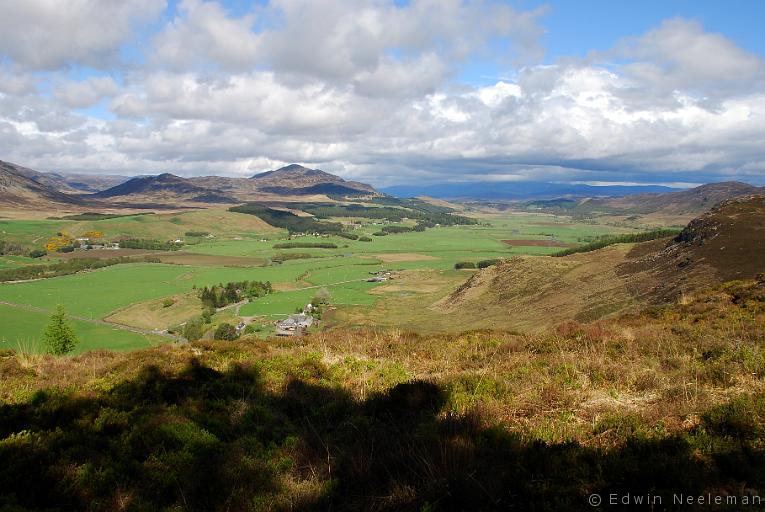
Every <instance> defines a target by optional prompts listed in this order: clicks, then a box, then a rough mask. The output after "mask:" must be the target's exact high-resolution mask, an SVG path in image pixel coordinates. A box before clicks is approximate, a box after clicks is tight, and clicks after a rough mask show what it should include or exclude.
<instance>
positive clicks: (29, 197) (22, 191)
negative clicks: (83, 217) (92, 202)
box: [0, 161, 82, 207]
mask: <svg viewBox="0 0 765 512" xmlns="http://www.w3.org/2000/svg"><path fill="white" fill-rule="evenodd" d="M61 188H64V189H65V190H66V191H72V189H70V188H68V187H60V186H59V185H58V182H57V181H56V180H55V179H49V176H48V175H46V174H44V173H39V172H37V171H33V170H32V169H27V168H26V167H21V166H19V165H15V164H12V163H9V162H3V161H0V204H2V205H10V206H23V207H40V206H43V205H47V204H49V203H56V204H65V205H76V204H80V203H82V200H81V198H79V197H77V196H75V195H70V194H67V193H64V192H62V191H61Z"/></svg>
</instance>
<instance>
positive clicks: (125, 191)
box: [91, 173, 236, 203]
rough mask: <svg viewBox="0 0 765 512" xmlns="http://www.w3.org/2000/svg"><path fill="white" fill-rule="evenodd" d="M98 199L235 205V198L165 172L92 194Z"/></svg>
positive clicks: (141, 177) (135, 179) (133, 179)
mask: <svg viewBox="0 0 765 512" xmlns="http://www.w3.org/2000/svg"><path fill="white" fill-rule="evenodd" d="M91 197H94V198H98V199H115V198H119V199H126V200H130V201H131V202H132V203H137V202H140V201H147V202H157V201H160V202H176V201H184V202H185V201H192V202H199V203H234V202H236V200H235V199H233V198H231V197H230V196H228V195H226V194H224V193H223V192H221V191H219V190H215V189H211V188H207V187H200V186H197V185H195V184H194V183H193V182H192V181H191V180H189V179H187V178H181V177H180V176H176V175H174V174H170V173H165V174H160V175H158V176H139V177H137V178H132V179H130V180H128V181H126V182H125V183H121V184H119V185H117V186H115V187H111V188H109V189H106V190H102V191H101V192H97V193H95V194H91Z"/></svg>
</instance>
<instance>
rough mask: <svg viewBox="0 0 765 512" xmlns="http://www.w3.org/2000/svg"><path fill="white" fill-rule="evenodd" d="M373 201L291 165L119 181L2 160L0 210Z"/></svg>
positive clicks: (367, 191) (361, 187) (367, 190)
mask: <svg viewBox="0 0 765 512" xmlns="http://www.w3.org/2000/svg"><path fill="white" fill-rule="evenodd" d="M328 195H331V196H351V197H358V196H370V195H372V196H374V195H379V193H378V192H377V191H376V190H375V189H374V188H373V187H372V186H370V185H367V184H365V183H359V182H355V181H346V180H344V179H343V178H341V177H339V176H335V175H333V174H330V173H327V172H324V171H322V170H319V169H309V168H306V167H303V166H301V165H297V164H292V165H288V166H286V167H282V168H280V169H276V170H273V171H267V172H264V173H260V174H256V175H255V176H252V177H251V178H228V177H222V176H202V177H193V178H183V177H180V176H176V175H174V174H170V173H164V174H160V175H157V176H138V177H135V178H124V177H122V178H119V177H116V176H90V175H69V176H67V177H65V176H64V175H61V174H55V173H42V172H38V171H34V170H32V169H28V168H25V167H21V166H18V165H15V164H11V163H7V162H2V161H0V205H8V206H13V207H24V206H29V207H32V206H34V207H40V206H41V205H46V204H50V205H52V206H55V205H60V204H66V205H90V206H101V207H105V206H106V207H120V206H129V207H140V206H141V205H146V206H147V207H153V206H158V205H168V206H172V205H180V204H182V205H186V204H187V203H192V204H197V205H199V206H202V205H204V204H230V203H241V202H246V201H254V200H262V199H274V198H275V197H278V198H282V199H283V198H284V197H285V196H288V197H295V198H302V197H309V196H310V197H312V198H314V199H322V198H323V199H325V200H326V199H328V198H327V196H328Z"/></svg>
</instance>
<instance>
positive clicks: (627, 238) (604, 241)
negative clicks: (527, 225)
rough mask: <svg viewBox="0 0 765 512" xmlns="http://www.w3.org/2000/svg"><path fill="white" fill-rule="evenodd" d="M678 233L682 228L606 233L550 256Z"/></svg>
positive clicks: (665, 236)
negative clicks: (618, 233)
mask: <svg viewBox="0 0 765 512" xmlns="http://www.w3.org/2000/svg"><path fill="white" fill-rule="evenodd" d="M678 233H680V230H678V229H654V230H653V231H644V232H642V233H626V234H623V235H605V236H602V237H600V238H598V239H597V240H595V241H593V242H590V243H588V244H584V245H580V246H577V247H569V248H568V249H563V250H562V251H558V252H556V253H553V254H551V255H550V256H556V257H560V256H568V255H569V254H576V253H580V252H591V251H596V250H598V249H602V248H604V247H608V246H609V245H614V244H634V243H638V242H648V241H650V240H658V239H659V238H667V237H670V236H677V234H678Z"/></svg>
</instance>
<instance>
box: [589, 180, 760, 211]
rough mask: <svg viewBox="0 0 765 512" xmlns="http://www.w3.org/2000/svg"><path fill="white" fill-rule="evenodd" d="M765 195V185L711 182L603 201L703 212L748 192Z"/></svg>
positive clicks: (633, 208) (629, 206)
mask: <svg viewBox="0 0 765 512" xmlns="http://www.w3.org/2000/svg"><path fill="white" fill-rule="evenodd" d="M757 194H765V187H755V186H753V185H749V184H747V183H741V182H739V181H723V182H720V183H708V184H706V185H701V186H700V187H695V188H691V189H688V190H683V191H680V192H672V193H669V194H637V195H631V196H626V197H622V198H619V199H611V200H605V201H603V204H605V205H607V206H609V207H611V208H618V209H623V210H628V211H631V212H635V213H652V212H657V211H662V212H664V213H667V214H699V213H701V212H703V211H705V210H708V209H709V208H711V207H712V206H714V205H716V204H717V203H719V202H721V201H725V200H727V199H732V198H734V197H741V196H746V195H757Z"/></svg>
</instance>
